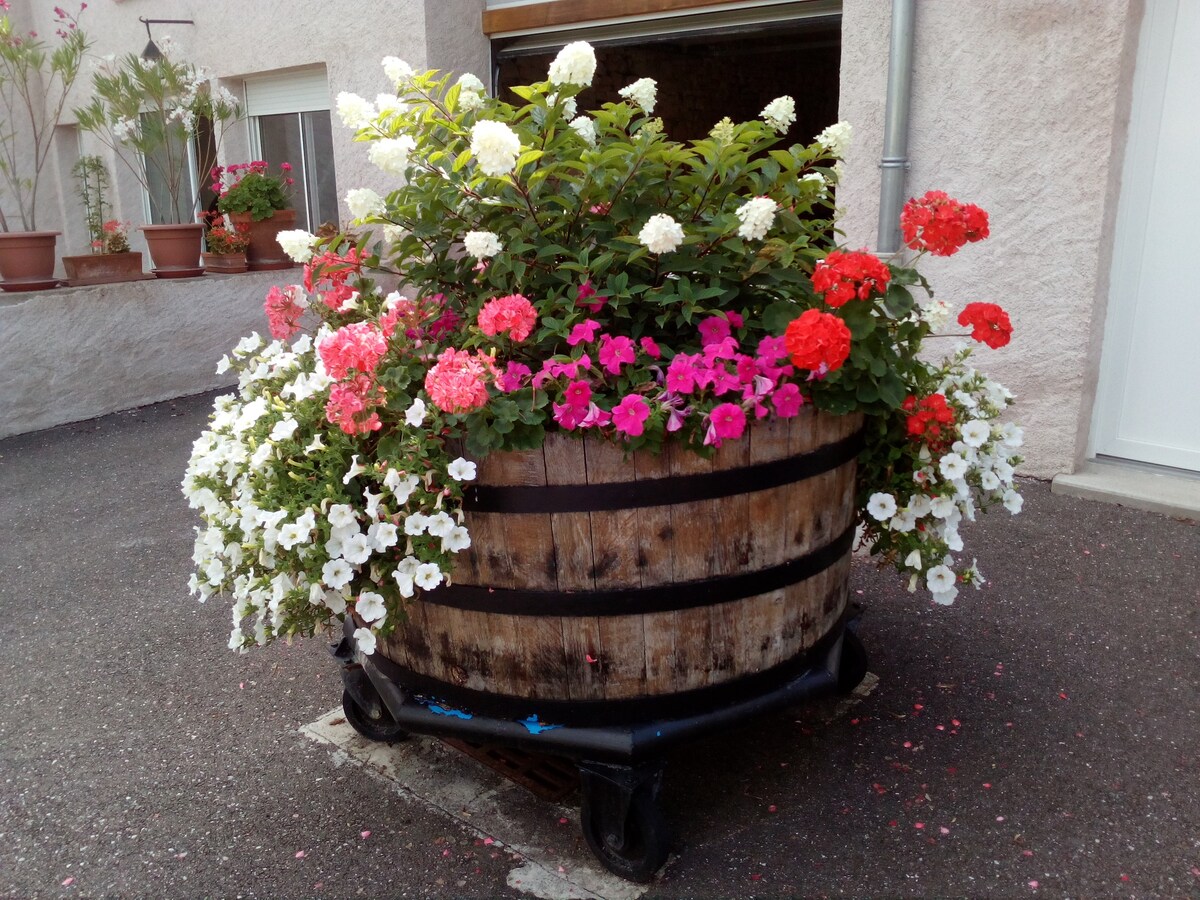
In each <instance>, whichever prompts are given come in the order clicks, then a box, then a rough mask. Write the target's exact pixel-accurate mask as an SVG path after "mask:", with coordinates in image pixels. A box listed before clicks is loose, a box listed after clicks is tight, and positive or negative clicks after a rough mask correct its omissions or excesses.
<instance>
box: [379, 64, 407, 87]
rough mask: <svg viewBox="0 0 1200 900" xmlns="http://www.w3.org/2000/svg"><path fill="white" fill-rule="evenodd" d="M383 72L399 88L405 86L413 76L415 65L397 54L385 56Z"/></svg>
mask: <svg viewBox="0 0 1200 900" xmlns="http://www.w3.org/2000/svg"><path fill="white" fill-rule="evenodd" d="M382 65H383V74H384V75H386V76H387V79H388V81H390V82H391V83H392V84H394V85H395V86H396V87H397V88H400V87H403V86H404V85H405V84H407V83H408V81H409V80H410V79H411V78H412V77H413V75H414V72H413V67H412V66H410V65H409V64H408V63H406V62H405V61H404V60H402V59H400V58H399V57H396V56H385V57H384V58H383V63H382Z"/></svg>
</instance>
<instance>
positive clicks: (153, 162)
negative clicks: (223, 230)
mask: <svg viewBox="0 0 1200 900" xmlns="http://www.w3.org/2000/svg"><path fill="white" fill-rule="evenodd" d="M197 159H200V160H214V159H216V145H215V141H214V137H213V131H212V123H211V122H209V121H208V120H207V119H201V120H200V122H199V123H198V125H197V128H196V134H195V136H194V137H193V138H192V140H190V141H187V142H186V143H184V142H183V141H180V140H179V138H178V137H177V136H176V135H174V134H168V138H167V140H166V141H164V142H163V143H162V144H160V145H159V146H158V147H157V148H155V150H154V152H153V153H152V154H150V156H149V157H147V159H146V181H147V187H148V188H149V193H148V195H147V196H146V198H145V199H146V202H147V218H146V221H147V222H149V223H150V224H152V225H164V224H173V223H176V222H194V221H196V208H195V204H196V183H197V165H198V164H197ZM172 198H174V200H175V209H174V211H172V210H171V203H172ZM199 199H200V208H201V209H207V208H208V207H209V204H210V202H211V201H212V199H213V194H212V192H211V190H210V188H209V186H208V180H207V179H205V182H204V185H203V186H202V191H201V194H200V198H199Z"/></svg>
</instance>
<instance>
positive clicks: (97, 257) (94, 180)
mask: <svg viewBox="0 0 1200 900" xmlns="http://www.w3.org/2000/svg"><path fill="white" fill-rule="evenodd" d="M71 171H72V173H73V174H74V175H75V179H76V181H77V182H78V184H79V196H80V198H81V199H82V200H83V211H84V217H85V220H86V222H87V228H88V236H89V238H90V239H91V240H90V243H89V246H90V247H91V250H92V252H91V253H89V254H86V255H84V256H64V257H63V268H64V269H66V271H67V284H68V285H70V286H71V287H79V286H81V285H88V284H107V283H109V282H117V281H139V280H141V279H143V278H149V277H150V276H149V275H146V274H145V273H144V272H142V254H141V253H138V252H136V251H133V250H130V249H129V238H128V235H127V232H128V230H129V224H128V223H126V222H120V221H118V220H117V219H111V218H109V217H108V214H109V213H110V212H111V211H112V209H111V207H110V206H109V204H108V202H107V200H106V199H105V195H106V193H107V191H108V172H107V171H106V170H105V168H104V162H103V160H101V159H100V157H98V156H83V157H80V159H79V162H77V163H76V164H75V167H74V168H73V169H72V170H71Z"/></svg>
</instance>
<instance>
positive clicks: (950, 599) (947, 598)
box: [929, 587, 958, 606]
mask: <svg viewBox="0 0 1200 900" xmlns="http://www.w3.org/2000/svg"><path fill="white" fill-rule="evenodd" d="M929 594H930V596H931V597H932V598H933V602H934V603H936V604H938V605H939V606H950V605H951V604H953V603H954V598H955V597H957V596H958V588H957V587H951V588H950V589H949V590H945V591H930V592H929Z"/></svg>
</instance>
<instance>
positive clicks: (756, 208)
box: [735, 197, 778, 241]
mask: <svg viewBox="0 0 1200 900" xmlns="http://www.w3.org/2000/svg"><path fill="white" fill-rule="evenodd" d="M777 208H778V206H777V205H776V203H775V201H774V200H772V199H771V198H770V197H754V198H752V199H750V200H747V201H746V202H745V203H743V204H742V206H741V207H740V208H739V209H738V211H737V212H736V213H735V215H736V216H737V217H738V221H740V222H741V223H742V224H741V225H739V226H738V236H739V237H744V238H746V239H747V240H751V241H761V240H762V239H763V238H765V237H766V236H767V232H768V231H770V229H771V226H772V225H773V224H774V223H775V210H776V209H777Z"/></svg>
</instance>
